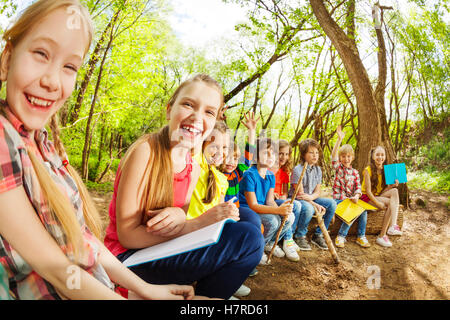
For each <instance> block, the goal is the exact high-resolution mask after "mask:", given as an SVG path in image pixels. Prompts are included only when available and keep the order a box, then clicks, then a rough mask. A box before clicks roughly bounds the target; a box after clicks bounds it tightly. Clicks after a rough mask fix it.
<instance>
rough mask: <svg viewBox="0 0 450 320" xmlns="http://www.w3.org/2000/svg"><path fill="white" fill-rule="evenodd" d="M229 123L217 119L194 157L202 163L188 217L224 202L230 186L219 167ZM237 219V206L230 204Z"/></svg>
mask: <svg viewBox="0 0 450 320" xmlns="http://www.w3.org/2000/svg"><path fill="white" fill-rule="evenodd" d="M227 131H228V127H227V125H226V124H225V123H224V122H222V121H217V122H216V124H215V125H214V129H213V131H212V132H211V134H210V136H209V137H208V138H206V140H205V142H204V143H203V147H202V152H200V153H198V154H196V155H195V156H194V159H195V160H196V161H197V162H198V163H199V164H200V168H201V173H200V177H199V179H198V181H197V185H196V186H195V189H194V192H193V194H192V198H191V203H190V205H189V210H188V213H187V219H193V218H196V217H199V216H200V215H202V214H203V213H205V212H207V211H208V210H209V209H211V208H213V207H214V206H216V205H218V204H220V203H223V202H224V197H225V193H226V191H227V188H228V180H227V178H226V176H225V175H224V174H223V173H222V172H220V171H219V170H218V169H217V167H218V166H220V165H221V164H222V162H223V159H224V156H223V150H224V149H223V146H224V145H225V140H226V139H227ZM228 207H229V210H230V212H234V215H235V216H236V219H238V216H239V213H238V209H237V207H236V206H231V203H230V206H228Z"/></svg>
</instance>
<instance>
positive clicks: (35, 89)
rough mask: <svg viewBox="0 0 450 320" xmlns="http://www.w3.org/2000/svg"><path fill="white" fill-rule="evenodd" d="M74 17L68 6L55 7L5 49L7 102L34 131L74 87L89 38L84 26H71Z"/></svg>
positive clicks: (3, 77)
mask: <svg viewBox="0 0 450 320" xmlns="http://www.w3.org/2000/svg"><path fill="white" fill-rule="evenodd" d="M70 18H71V17H70V15H69V14H68V13H67V10H66V9H63V8H61V9H57V10H54V11H52V12H51V13H50V14H48V15H47V16H46V17H44V18H43V19H42V20H41V21H40V22H39V23H36V24H35V25H34V27H33V28H32V29H31V30H29V31H28V32H27V34H26V35H25V36H24V37H23V39H21V40H20V41H19V42H18V43H17V44H16V45H15V46H14V47H13V45H12V44H11V43H8V44H7V46H6V47H5V50H4V51H3V54H2V59H1V73H0V79H1V80H2V81H6V101H7V103H8V106H9V108H10V109H11V111H12V112H13V113H14V115H15V116H16V117H17V118H19V119H20V120H21V121H22V122H23V124H24V125H25V128H26V129H27V130H28V131H30V132H33V131H35V130H40V129H42V128H44V127H45V125H46V123H47V122H48V120H49V119H50V117H51V116H52V115H53V114H54V113H55V112H57V111H58V110H59V108H61V107H62V105H63V104H64V102H65V101H66V100H67V98H68V97H69V96H70V95H71V94H72V91H73V89H74V86H75V82H76V77H77V71H78V69H79V68H80V67H81V65H82V63H83V58H84V54H85V51H86V48H87V46H88V42H89V40H88V35H87V33H86V31H85V30H84V28H83V27H81V28H69V26H68V23H67V21H68V19H70Z"/></svg>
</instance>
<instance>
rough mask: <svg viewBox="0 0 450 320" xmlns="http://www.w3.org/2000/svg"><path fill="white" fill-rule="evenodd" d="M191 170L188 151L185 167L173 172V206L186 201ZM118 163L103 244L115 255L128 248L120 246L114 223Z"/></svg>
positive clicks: (118, 173)
mask: <svg viewBox="0 0 450 320" xmlns="http://www.w3.org/2000/svg"><path fill="white" fill-rule="evenodd" d="M191 172H192V157H191V154H190V152H188V153H187V155H186V167H185V168H184V169H183V171H181V172H179V173H175V174H174V176H173V198H174V199H173V206H174V207H180V208H181V207H182V206H184V204H185V202H186V195H187V192H188V189H189V185H190V183H191ZM120 175H121V171H120V165H119V168H118V169H117V176H116V181H115V182H114V192H113V196H112V200H111V203H110V204H109V226H108V228H107V229H106V236H105V240H104V243H105V246H106V247H107V248H108V249H109V251H111V252H112V254H114V255H115V256H117V255H119V254H121V253H123V252H125V251H127V250H128V249H126V248H124V247H122V245H121V244H120V242H119V237H118V236H117V224H116V198H117V189H118V186H119V181H120Z"/></svg>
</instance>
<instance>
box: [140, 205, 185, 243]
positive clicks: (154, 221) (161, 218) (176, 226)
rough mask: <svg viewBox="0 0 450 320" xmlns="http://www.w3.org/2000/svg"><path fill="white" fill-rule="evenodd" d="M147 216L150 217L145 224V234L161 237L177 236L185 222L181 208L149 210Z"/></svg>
mask: <svg viewBox="0 0 450 320" xmlns="http://www.w3.org/2000/svg"><path fill="white" fill-rule="evenodd" d="M147 215H148V216H150V217H151V219H150V220H148V221H147V224H146V226H147V232H151V233H153V234H155V235H158V236H163V237H169V236H173V235H175V234H177V233H178V232H180V231H181V229H183V227H184V223H185V222H186V214H185V213H184V211H183V210H182V209H181V208H174V207H170V208H164V209H161V210H149V211H148V212H147Z"/></svg>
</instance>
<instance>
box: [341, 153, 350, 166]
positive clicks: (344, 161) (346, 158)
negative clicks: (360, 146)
mask: <svg viewBox="0 0 450 320" xmlns="http://www.w3.org/2000/svg"><path fill="white" fill-rule="evenodd" d="M339 162H340V163H342V164H343V165H344V167H346V168H350V167H351V165H352V162H353V154H351V153H342V154H340V155H339Z"/></svg>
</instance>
